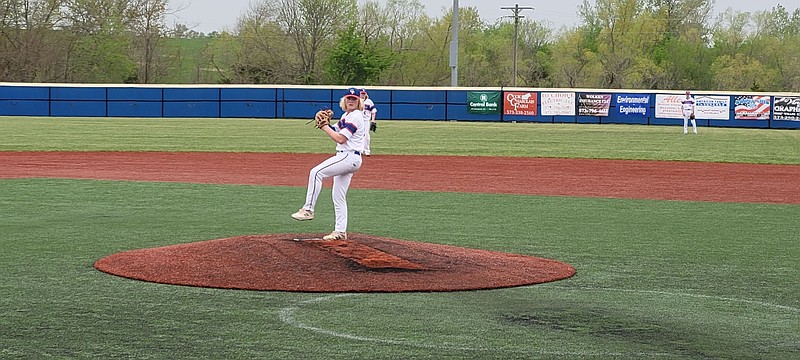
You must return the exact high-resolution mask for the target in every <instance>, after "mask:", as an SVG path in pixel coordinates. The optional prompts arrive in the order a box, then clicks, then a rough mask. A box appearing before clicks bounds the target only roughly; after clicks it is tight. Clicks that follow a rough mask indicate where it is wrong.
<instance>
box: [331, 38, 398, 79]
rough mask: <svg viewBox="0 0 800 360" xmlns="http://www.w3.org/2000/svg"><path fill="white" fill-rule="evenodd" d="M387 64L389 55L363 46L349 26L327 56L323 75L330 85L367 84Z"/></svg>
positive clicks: (378, 49)
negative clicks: (325, 75)
mask: <svg viewBox="0 0 800 360" xmlns="http://www.w3.org/2000/svg"><path fill="white" fill-rule="evenodd" d="M390 64H391V53H389V52H388V51H384V49H382V48H379V47H377V46H374V45H368V44H365V43H364V42H363V41H362V38H361V37H360V36H358V35H357V34H356V24H351V25H350V26H349V27H348V28H347V30H345V31H343V32H342V33H340V34H339V36H338V39H337V42H336V45H335V46H334V47H333V48H332V49H331V50H330V51H329V52H328V57H327V59H326V61H325V72H326V74H327V75H328V79H329V80H330V82H329V83H331V84H351V85H352V84H369V83H370V82H371V81H372V80H374V79H377V77H378V76H379V75H380V73H381V72H382V71H383V70H385V69H386V68H388V67H389V65H390Z"/></svg>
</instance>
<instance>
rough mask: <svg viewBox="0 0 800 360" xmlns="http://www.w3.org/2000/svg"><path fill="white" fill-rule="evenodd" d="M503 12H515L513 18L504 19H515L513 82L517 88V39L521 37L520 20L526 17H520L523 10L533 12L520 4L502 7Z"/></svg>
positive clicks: (530, 8) (528, 7)
mask: <svg viewBox="0 0 800 360" xmlns="http://www.w3.org/2000/svg"><path fill="white" fill-rule="evenodd" d="M500 9H502V10H511V11H512V12H514V15H512V16H504V17H513V18H514V80H513V81H512V84H513V86H515V87H516V86H517V38H518V37H519V36H518V34H519V19H522V18H524V17H525V16H523V15H520V14H519V13H520V12H521V11H522V10H533V8H532V7H530V6H519V4H514V6H513V7H510V6H502V7H500Z"/></svg>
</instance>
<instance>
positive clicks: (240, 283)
mask: <svg viewBox="0 0 800 360" xmlns="http://www.w3.org/2000/svg"><path fill="white" fill-rule="evenodd" d="M349 235H350V238H349V239H348V240H344V241H341V240H337V241H325V240H321V239H319V238H318V237H317V236H319V235H316V234H315V235H309V234H272V235H249V236H237V237H232V238H226V239H218V240H208V241H201V242H195V243H188V244H180V245H172V246H165V247H158V248H151V249H140V250H132V251H125V252H121V253H117V254H113V255H110V256H107V257H104V258H102V259H100V260H98V261H97V262H96V263H95V264H94V266H95V268H97V269H98V270H100V271H103V272H106V273H109V274H113V275H118V276H122V277H126V278H130V279H136V280H143V281H150V282H156V283H163V284H173V285H187V286H198V287H211V288H223V289H242V290H275V291H302V292H406V291H457V290H480V289H496V288H505V287H513V286H522V285H531V284H539V283H545V282H551V281H556V280H561V279H565V278H568V277H571V276H572V275H574V274H575V268H573V267H572V266H570V265H569V264H565V263H562V262H559V261H555V260H550V259H543V258H539V257H534V256H527V255H518V254H508V253H501V252H496V251H488V250H476V249H467V248H462V247H455V246H449V245H440V244H430V243H422V242H413V241H404V240H394V239H387V238H380V237H375V236H370V235H364V234H349ZM294 239H301V240H299V241H297V240H294Z"/></svg>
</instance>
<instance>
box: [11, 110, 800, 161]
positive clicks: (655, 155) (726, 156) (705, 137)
mask: <svg viewBox="0 0 800 360" xmlns="http://www.w3.org/2000/svg"><path fill="white" fill-rule="evenodd" d="M305 122H306V121H304V120H252V119H250V120H241V119H238V120H237V119H119V118H81V119H75V118H14V117H0V129H2V131H3V133H2V134H3V135H2V137H1V138H0V151H9V150H12V151H15V150H48V151H52V150H65V151H118V150H132V151H224V152H289V153H300V152H311V153H328V152H330V151H331V143H330V141H329V140H327V139H326V138H325V137H324V135H322V134H320V133H319V132H318V131H316V130H314V129H313V127H312V126H311V125H304V124H305ZM379 124H380V125H379V126H380V128H379V129H378V132H377V133H376V134H375V135H374V136H373V143H374V145H373V147H374V148H375V151H376V153H385V154H414V155H429V154H430V155H465V156H525V157H562V158H587V159H593V158H606V159H645V160H680V161H710V162H744V163H764V164H770V163H772V164H800V131H797V130H763V129H738V128H700V130H699V131H700V135H697V136H694V135H683V133H682V131H681V129H680V127H675V126H641V125H578V124H530V123H516V124H512V123H474V122H434V121H428V122H425V121H381V122H380V123H379Z"/></svg>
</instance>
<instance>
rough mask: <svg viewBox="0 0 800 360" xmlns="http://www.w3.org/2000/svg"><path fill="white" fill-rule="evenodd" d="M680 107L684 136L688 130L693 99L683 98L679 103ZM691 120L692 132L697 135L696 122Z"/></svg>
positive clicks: (692, 110) (690, 97)
mask: <svg viewBox="0 0 800 360" xmlns="http://www.w3.org/2000/svg"><path fill="white" fill-rule="evenodd" d="M681 106H682V107H683V133H684V134H686V133H687V132H688V130H689V118H690V117H691V115H692V113H693V112H694V97H693V96H691V95H690V96H689V98H688V99H687V98H684V99H683V101H681ZM691 120H692V130H694V133H695V134H697V122H696V121H695V120H694V119H691Z"/></svg>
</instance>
